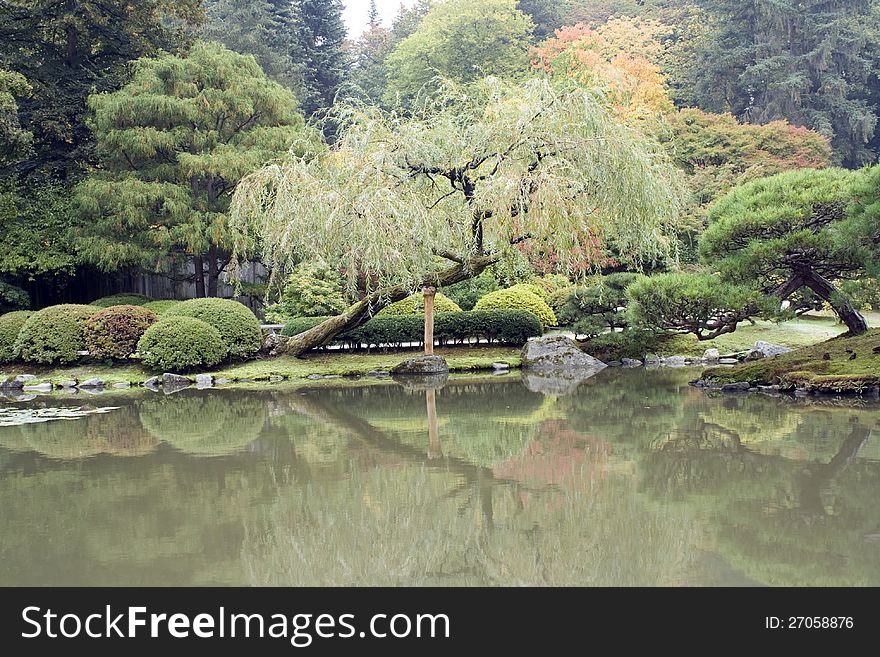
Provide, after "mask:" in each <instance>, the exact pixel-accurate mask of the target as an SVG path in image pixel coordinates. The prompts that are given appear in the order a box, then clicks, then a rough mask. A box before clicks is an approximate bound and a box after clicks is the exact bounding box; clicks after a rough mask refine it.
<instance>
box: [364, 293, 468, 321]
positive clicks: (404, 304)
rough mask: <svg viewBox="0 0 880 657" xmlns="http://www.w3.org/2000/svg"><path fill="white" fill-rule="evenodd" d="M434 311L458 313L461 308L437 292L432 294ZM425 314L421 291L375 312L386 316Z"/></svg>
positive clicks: (379, 315) (423, 298) (377, 314)
mask: <svg viewBox="0 0 880 657" xmlns="http://www.w3.org/2000/svg"><path fill="white" fill-rule="evenodd" d="M434 312H435V313H460V312H461V308H460V307H459V305H458V304H457V303H455V301H453V300H452V299H450V298H449V297H447V296H446V295H445V294H441V293H440V292H437V294H435V295H434ZM424 314H425V296H424V295H423V294H422V293H421V292H416V293H415V294H412V295H410V296H408V297H407V298H406V299H402V300H401V301H397V302H395V303H392V304H391V305H389V306H385V307H384V308H383V309H382V310H380V311H379V312H378V313H376V316H377V317H388V316H390V315H424Z"/></svg>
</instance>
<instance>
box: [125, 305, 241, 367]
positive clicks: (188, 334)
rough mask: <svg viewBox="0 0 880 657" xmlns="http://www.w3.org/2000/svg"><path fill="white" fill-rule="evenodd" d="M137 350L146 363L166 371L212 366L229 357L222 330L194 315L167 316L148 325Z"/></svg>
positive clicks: (148, 365)
mask: <svg viewBox="0 0 880 657" xmlns="http://www.w3.org/2000/svg"><path fill="white" fill-rule="evenodd" d="M137 351H138V353H139V354H140V356H141V358H142V360H143V363H144V365H146V366H147V367H150V368H152V369H155V370H161V371H163V372H184V371H186V370H190V369H192V368H195V367H212V366H213V365H216V364H217V363H219V362H220V361H221V360H223V359H224V358H225V357H226V354H227V349H226V346H225V344H224V342H223V338H222V337H220V332H219V331H218V330H217V329H215V328H214V327H213V326H211V325H209V324H207V323H205V322H203V321H202V320H200V319H195V318H194V317H183V316H178V317H166V318H163V319H162V320H161V321H160V322H158V323H156V324H153V325H152V326H151V327H150V328H148V329H147V330H146V331H145V332H144V334H143V336H142V337H141V339H140V341H138V345H137Z"/></svg>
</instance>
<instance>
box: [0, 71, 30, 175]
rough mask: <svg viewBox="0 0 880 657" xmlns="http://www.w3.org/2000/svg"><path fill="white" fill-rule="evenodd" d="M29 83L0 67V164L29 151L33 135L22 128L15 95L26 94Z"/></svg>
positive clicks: (2, 164) (9, 161) (22, 77)
mask: <svg viewBox="0 0 880 657" xmlns="http://www.w3.org/2000/svg"><path fill="white" fill-rule="evenodd" d="M31 91H32V88H31V85H30V84H28V81H27V80H26V79H25V77H24V76H23V75H21V74H19V73H16V72H14V71H7V70H6V69H3V68H0V166H6V165H7V164H10V163H12V162H15V161H16V160H19V159H21V158H22V157H24V156H25V155H27V154H28V153H29V152H30V148H31V142H33V138H34V136H33V135H32V134H31V133H30V132H28V131H27V130H24V129H22V127H21V121H20V120H19V117H18V103H17V102H16V100H15V98H16V96H27V95H29V94H30V93H31Z"/></svg>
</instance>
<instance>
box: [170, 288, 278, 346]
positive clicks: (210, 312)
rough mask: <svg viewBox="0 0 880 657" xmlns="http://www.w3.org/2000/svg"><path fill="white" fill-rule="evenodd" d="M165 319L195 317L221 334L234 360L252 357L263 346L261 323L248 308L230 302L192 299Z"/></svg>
mask: <svg viewBox="0 0 880 657" xmlns="http://www.w3.org/2000/svg"><path fill="white" fill-rule="evenodd" d="M165 317H193V318H195V319H200V320H202V321H203V322H207V323H208V324H209V325H210V326H213V327H214V328H215V329H217V330H218V331H219V332H220V337H221V338H223V344H224V345H226V350H227V352H228V353H229V355H230V356H231V357H232V358H246V357H248V356H252V355H253V354H255V353H257V352H258V351H259V350H260V347H262V346H263V332H262V331H261V330H260V322H259V320H257V316H256V315H254V314H253V313H252V312H251V311H250V309H249V308H248V307H247V306H244V305H242V304H240V303H239V302H238V301H232V300H230V299H190V300H189V301H184V302H182V303H180V304H178V305H176V306H174V307H173V308H171V309H170V310H168V311H167V312H166V313H165Z"/></svg>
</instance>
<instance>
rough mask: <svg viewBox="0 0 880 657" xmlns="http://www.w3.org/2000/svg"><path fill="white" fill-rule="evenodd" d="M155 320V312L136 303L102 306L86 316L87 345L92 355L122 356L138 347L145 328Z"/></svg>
mask: <svg viewBox="0 0 880 657" xmlns="http://www.w3.org/2000/svg"><path fill="white" fill-rule="evenodd" d="M158 321H159V317H158V316H157V315H156V313H154V312H153V311H152V310H148V309H146V308H141V307H139V306H110V307H109V308H104V310H100V311H98V312H97V313H95V314H94V315H92V316H91V317H89V318H88V320H86V326H85V331H84V336H85V339H86V349H88V350H89V355H91V356H94V357H95V358H115V359H117V360H123V359H125V358H128V357H130V356H131V355H132V354H133V353H134V352H135V351H137V344H138V340H140V339H141V336H142V335H143V334H144V331H146V330H147V329H148V328H150V326H152V325H153V324H155V323H156V322H158Z"/></svg>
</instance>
